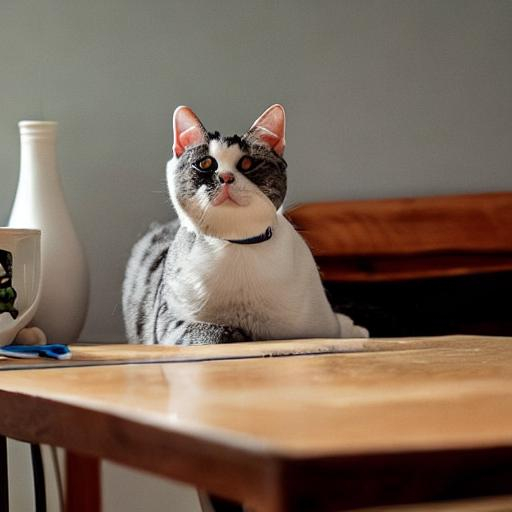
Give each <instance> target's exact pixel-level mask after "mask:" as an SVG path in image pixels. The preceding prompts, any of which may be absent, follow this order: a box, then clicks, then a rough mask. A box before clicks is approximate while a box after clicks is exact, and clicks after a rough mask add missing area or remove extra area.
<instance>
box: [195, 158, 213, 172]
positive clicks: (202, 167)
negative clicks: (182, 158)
mask: <svg viewBox="0 0 512 512" xmlns="http://www.w3.org/2000/svg"><path fill="white" fill-rule="evenodd" d="M194 168H195V169H196V170H198V171H199V172H214V171H215V170H217V160H215V158H212V157H211V156H205V157H204V158H202V159H201V160H198V161H197V162H196V163H195V164H194Z"/></svg>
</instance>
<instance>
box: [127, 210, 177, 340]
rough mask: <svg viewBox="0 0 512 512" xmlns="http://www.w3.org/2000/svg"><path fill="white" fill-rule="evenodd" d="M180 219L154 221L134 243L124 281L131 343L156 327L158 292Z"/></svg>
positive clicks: (143, 337)
mask: <svg viewBox="0 0 512 512" xmlns="http://www.w3.org/2000/svg"><path fill="white" fill-rule="evenodd" d="M179 226H180V223H179V220H178V219H176V220H173V221H171V222H169V223H167V224H157V223H154V224H152V225H151V226H150V228H149V230H148V232H147V233H146V234H145V235H144V236H143V237H142V238H140V240H139V241H138V242H137V243H136V244H135V245H134V246H133V249H132V252H131V255H130V258H129V260H128V264H127V267H126V273H125V278H124V282H123V316H124V322H125V328H126V334H127V337H128V341H129V342H130V343H141V342H143V340H144V339H146V338H147V336H146V334H150V331H152V329H153V322H152V319H153V318H154V314H153V309H154V305H155V302H156V301H155V298H156V294H157V293H158V289H159V287H160V284H161V282H162V278H163V270H164V265H165V260H166V258H167V254H168V251H169V248H170V246H171V244H172V241H173V240H174V237H175V236H176V233H177V231H178V229H179Z"/></svg>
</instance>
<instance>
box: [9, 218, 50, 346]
mask: <svg viewBox="0 0 512 512" xmlns="http://www.w3.org/2000/svg"><path fill="white" fill-rule="evenodd" d="M40 294H41V231H39V230H38V229H13V228H0V346H1V345H7V344H9V343H11V342H12V340H13V339H14V338H15V337H16V334H18V332H19V331H20V330H21V329H23V327H25V326H26V325H27V324H28V323H29V322H30V320H32V318H33V317H34V315H35V313H36V310H37V307H38V305H39V298H40Z"/></svg>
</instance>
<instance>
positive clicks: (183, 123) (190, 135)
mask: <svg viewBox="0 0 512 512" xmlns="http://www.w3.org/2000/svg"><path fill="white" fill-rule="evenodd" d="M173 128H174V143H173V146H172V150H173V151H174V154H175V155H176V156H177V157H180V156H181V155H182V153H183V151H185V149H186V148H187V147H188V146H196V145H197V144H201V143H202V142H206V138H207V134H206V130H205V129H204V126H203V125H202V124H201V121H199V118H198V117H197V116H196V115H195V114H194V112H192V110H191V109H190V108H188V107H178V108H177V109H176V110H175V111H174V116H173Z"/></svg>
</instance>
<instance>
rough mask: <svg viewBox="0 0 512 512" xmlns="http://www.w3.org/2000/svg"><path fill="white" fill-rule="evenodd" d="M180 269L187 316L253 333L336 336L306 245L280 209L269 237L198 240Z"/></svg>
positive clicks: (270, 336) (273, 336) (277, 336)
mask: <svg viewBox="0 0 512 512" xmlns="http://www.w3.org/2000/svg"><path fill="white" fill-rule="evenodd" d="M184 270H185V273H186V274H185V283H186V286H185V290H183V288H182V289H181V293H185V294H186V298H187V300H186V302H188V303H189V306H192V307H190V308H189V311H188V314H187V319H189V320H196V321H204V322H211V323H217V324H224V325H233V324H235V325H238V326H240V327H242V328H244V329H246V330H248V331H249V332H251V333H252V334H253V336H255V337H256V338H258V339H280V338H304V337H337V336H339V324H338V321H337V319H336V316H335V315H334V313H333V312H332V310H331V307H330V305H329V303H328V302H327V299H326V298H325V294H324V292H323V288H322V286H321V282H320V278H319V276H318V272H317V269H316V267H315V265H314V260H313V258H312V256H311V254H310V252H309V249H308V248H307V247H306V246H305V244H304V242H303V241H302V240H301V239H300V237H299V236H298V235H297V233H295V231H294V230H293V227H292V226H291V225H290V224H289V223H288V222H287V221H286V219H284V217H282V216H280V215H278V218H277V223H276V226H275V228H274V235H273V236H272V238H271V239H270V240H267V241H265V242H262V243H259V244H253V245H239V244H231V243H222V242H212V244H211V245H199V246H197V247H194V248H193V250H192V251H191V254H190V261H189V265H187V268H186V269H184ZM181 284H183V283H181ZM182 314H186V312H185V311H183V312H182Z"/></svg>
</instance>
